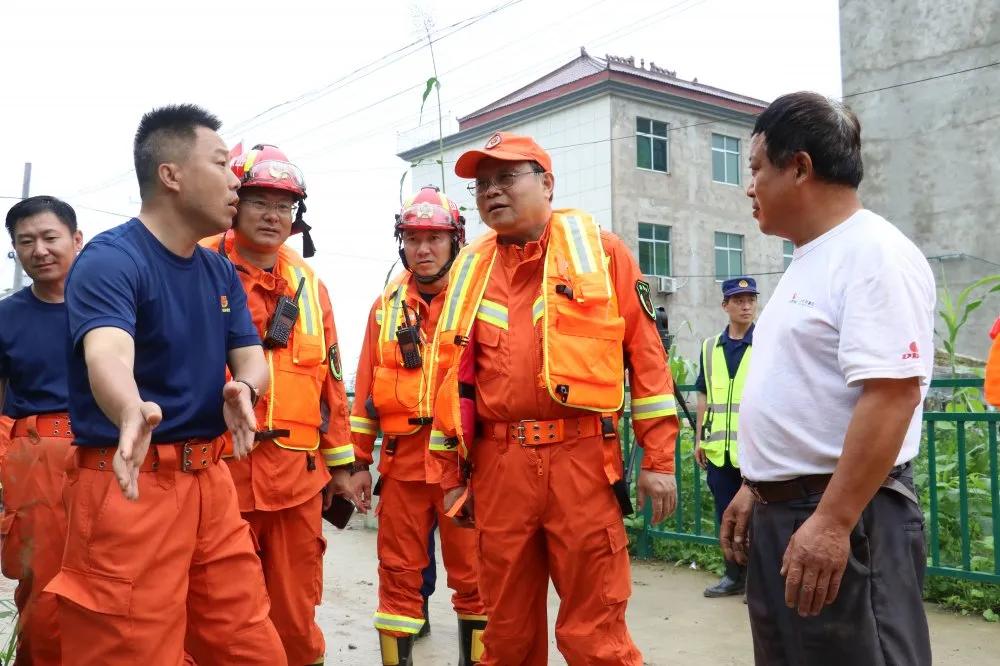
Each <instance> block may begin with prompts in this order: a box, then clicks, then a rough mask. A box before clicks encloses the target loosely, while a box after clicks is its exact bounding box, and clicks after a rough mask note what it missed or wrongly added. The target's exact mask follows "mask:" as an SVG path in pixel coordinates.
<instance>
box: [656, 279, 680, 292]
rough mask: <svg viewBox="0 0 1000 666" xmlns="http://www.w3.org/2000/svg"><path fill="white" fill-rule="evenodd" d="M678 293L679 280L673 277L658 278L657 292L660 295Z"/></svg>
mask: <svg viewBox="0 0 1000 666" xmlns="http://www.w3.org/2000/svg"><path fill="white" fill-rule="evenodd" d="M675 291H677V280H675V279H674V278H672V277H657V278H656V292H657V293H658V294H672V293H674V292H675Z"/></svg>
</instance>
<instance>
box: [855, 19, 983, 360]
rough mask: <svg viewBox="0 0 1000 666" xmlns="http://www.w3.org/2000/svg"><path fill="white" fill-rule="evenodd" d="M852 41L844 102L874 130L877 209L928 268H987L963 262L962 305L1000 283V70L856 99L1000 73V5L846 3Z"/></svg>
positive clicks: (870, 149)
mask: <svg viewBox="0 0 1000 666" xmlns="http://www.w3.org/2000/svg"><path fill="white" fill-rule="evenodd" d="M840 41H841V61H842V68H843V77H844V81H843V83H844V86H843V88H844V95H845V97H846V100H847V102H848V104H849V105H850V106H851V108H853V109H854V111H855V112H856V113H857V114H858V116H859V118H860V120H861V125H862V141H863V150H864V160H865V172H866V173H865V180H864V182H863V183H862V187H861V194H862V198H863V201H864V203H865V205H866V206H867V207H868V208H871V209H873V210H875V211H876V212H878V213H880V214H881V215H883V216H885V217H886V218H887V219H889V220H890V221H891V222H893V223H894V224H896V225H897V226H898V227H899V228H900V229H901V230H902V231H903V232H904V233H906V235H907V236H909V237H910V238H912V239H913V240H914V242H916V243H917V245H918V246H920V248H921V249H922V250H923V251H924V254H926V255H928V256H938V255H951V254H966V255H971V257H977V258H979V259H982V260H986V261H985V262H984V261H980V260H979V259H973V258H969V259H965V260H959V261H965V262H966V263H967V265H966V266H965V267H961V266H957V265H955V268H953V269H951V270H952V272H953V273H955V274H956V275H959V276H962V277H960V278H958V279H957V280H955V279H953V280H951V281H950V282H949V287H950V288H951V290H952V292H953V293H957V291H958V290H960V289H961V288H962V286H964V284H963V283H968V282H970V281H972V280H973V279H974V278H975V277H981V276H983V275H986V274H989V273H997V272H1000V267H997V266H991V265H990V264H989V263H987V262H995V263H1000V236H998V234H997V228H998V222H1000V212H998V211H1000V185H998V183H1000V149H998V147H997V137H998V136H1000V114H998V112H997V107H998V103H1000V67H990V68H986V69H979V70H977V71H972V72H967V73H964V74H957V75H955V76H948V77H945V78H939V79H936V80H932V81H927V82H924V83H917V84H914V85H906V86H902V87H897V88H892V89H889V90H882V91H879V92H873V93H869V94H861V95H857V96H853V97H852V95H855V94H856V93H859V92H864V91H870V90H874V89H876V88H883V87H886V86H893V85H897V84H899V83H903V82H908V81H914V80H918V79H923V78H927V77H931V76H939V75H941V74H946V73H949V72H955V71H958V70H964V69H969V68H972V67H977V66H979V65H983V64H986V63H990V62H995V61H997V60H998V59H1000V3H998V2H997V0H907V1H906V2H903V1H902V0H895V1H892V2H890V1H886V0H841V1H840ZM932 265H934V262H932ZM934 267H935V274H936V275H937V276H938V279H939V285H938V286H939V287H940V286H941V282H940V280H941V277H942V273H941V271H940V266H934ZM998 311H1000V298H998V297H996V296H995V295H994V296H991V297H990V299H988V300H987V302H986V304H985V305H984V307H982V308H980V310H979V311H978V312H976V313H974V315H973V317H972V318H970V321H969V324H968V326H967V328H966V329H965V333H964V334H963V335H962V337H961V338H960V341H959V351H960V352H961V353H965V354H969V355H972V356H977V357H980V358H983V357H984V354H985V352H986V348H987V338H986V337H985V331H986V330H988V328H989V326H990V324H991V323H992V321H993V319H994V318H995V317H996V315H997V312H998Z"/></svg>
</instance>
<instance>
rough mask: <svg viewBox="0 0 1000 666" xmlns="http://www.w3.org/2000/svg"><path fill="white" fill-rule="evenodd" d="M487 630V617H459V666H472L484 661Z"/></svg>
mask: <svg viewBox="0 0 1000 666" xmlns="http://www.w3.org/2000/svg"><path fill="white" fill-rule="evenodd" d="M485 629H486V617H485V616H483V615H459V616H458V666H472V665H473V664H478V663H479V660H480V659H482V657H483V631H484V630H485Z"/></svg>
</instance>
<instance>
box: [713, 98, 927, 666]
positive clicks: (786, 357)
mask: <svg viewBox="0 0 1000 666" xmlns="http://www.w3.org/2000/svg"><path fill="white" fill-rule="evenodd" d="M750 171H751V176H752V177H751V182H750V186H749V188H748V189H747V195H748V196H749V197H750V199H751V201H752V202H753V216H754V217H755V218H756V219H757V221H758V223H759V225H760V229H761V231H762V232H764V233H765V234H769V235H776V236H781V237H782V238H786V239H788V240H790V241H792V242H793V243H794V244H795V247H796V249H795V254H794V258H793V259H792V263H791V265H790V266H789V267H788V270H787V271H786V272H785V274H784V275H783V276H782V278H781V281H780V282H779V283H778V286H777V288H776V289H775V292H774V295H773V296H772V297H771V299H770V300H769V301H768V303H767V307H765V308H764V311H763V313H762V314H761V316H760V320H759V322H758V323H757V327H756V330H755V331H754V342H755V344H754V358H753V361H752V363H751V366H750V370H749V373H748V376H747V379H746V385H745V388H744V391H743V402H742V405H741V414H740V433H739V452H740V455H739V460H740V468H741V470H742V472H743V476H744V479H745V482H744V486H743V487H742V488H741V489H740V491H739V493H738V494H737V495H736V497H735V499H734V500H733V502H732V503H731V504H730V505H729V508H728V509H727V510H726V513H725V515H724V517H723V523H722V529H721V540H722V545H723V550H724V551H725V552H726V554H727V556H731V557H733V558H734V559H736V561H739V562H746V561H747V560H748V559H749V571H748V584H747V597H748V603H749V609H750V624H751V628H752V630H753V639H754V653H755V659H756V662H757V663H758V664H768V665H769V666H775V665H782V664H809V665H810V666H820V665H824V664H830V665H833V664H837V665H840V664H906V665H907V666H921V665H923V664H930V663H931V654H930V640H929V637H928V633H927V619H926V617H925V615H924V610H923V605H922V603H921V588H922V586H923V576H924V568H925V566H926V552H925V551H926V548H925V541H924V521H923V514H922V512H921V510H920V507H919V505H918V504H917V501H916V499H917V498H916V495H915V494H914V490H913V481H912V469H911V465H910V461H911V460H912V459H913V458H914V457H915V456H916V455H917V452H918V449H919V445H920V427H921V414H922V401H923V397H924V395H925V393H926V390H927V386H928V384H929V382H930V379H931V372H932V368H933V359H934V347H933V338H932V334H933V328H934V300H935V294H934V277H933V275H932V274H931V270H930V268H929V266H928V264H927V261H926V259H925V258H924V256H923V255H922V254H921V252H920V251H919V250H918V249H917V247H916V246H915V245H914V244H913V243H912V242H910V241H909V240H908V239H907V238H906V237H905V236H904V235H903V234H902V233H900V231H899V230H898V229H896V228H895V227H894V226H893V225H892V224H890V223H889V222H887V221H886V220H884V219H883V218H881V217H879V216H878V215H876V214H875V213H873V212H871V211H868V210H865V209H864V208H862V206H861V202H860V200H859V198H858V193H857V187H858V185H859V183H860V182H861V177H862V172H863V169H862V162H861V127H860V124H859V123H858V120H857V118H856V117H855V116H854V114H853V113H851V111H849V110H848V109H847V108H845V107H844V106H842V105H840V104H839V103H836V102H832V101H830V100H828V99H826V98H824V97H822V96H820V95H816V94H814V93H794V94H791V95H785V96H783V97H780V98H778V99H777V100H775V101H774V102H773V103H772V104H771V105H770V106H769V107H768V109H767V110H766V111H765V112H764V113H762V114H761V115H760V116H759V117H758V119H757V123H756V126H755V127H754V131H753V139H752V143H751V147H750Z"/></svg>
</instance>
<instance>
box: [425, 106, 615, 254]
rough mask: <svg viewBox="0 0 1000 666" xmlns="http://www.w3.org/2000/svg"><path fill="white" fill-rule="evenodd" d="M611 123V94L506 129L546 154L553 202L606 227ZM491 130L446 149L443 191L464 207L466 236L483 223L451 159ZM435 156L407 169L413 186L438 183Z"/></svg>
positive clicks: (481, 141) (483, 140)
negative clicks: (584, 213) (529, 138)
mask: <svg viewBox="0 0 1000 666" xmlns="http://www.w3.org/2000/svg"><path fill="white" fill-rule="evenodd" d="M610 126H611V98H610V96H607V95H605V96H603V97H598V98H596V99H591V100H587V101H584V102H581V103H580V104H575V105H573V106H570V107H568V108H564V109H560V110H559V111H556V112H553V113H550V114H546V115H542V116H539V117H537V118H532V119H530V120H529V121H527V122H524V123H519V124H516V125H511V126H510V127H508V128H505V129H506V130H507V131H510V132H514V133H517V134H527V135H529V136H532V137H534V139H535V140H536V141H537V142H538V143H539V145H541V146H542V147H543V148H545V149H546V150H547V151H548V152H549V155H551V157H552V172H553V173H554V174H555V177H556V188H555V198H554V200H553V205H555V206H556V207H557V208H562V207H574V208H581V209H583V210H585V211H587V212H589V213H590V214H591V215H594V216H595V217H596V218H597V220H598V221H599V222H601V223H602V224H604V225H605V226H607V225H610V223H611V221H610V220H611V145H610V142H609V141H608V138H609V131H610ZM492 135H493V132H485V133H483V135H482V136H477V137H475V138H474V139H472V140H470V141H469V142H467V143H465V144H463V145H460V146H457V147H455V148H452V149H448V150H446V152H445V175H446V181H445V185H446V188H447V193H448V195H449V196H450V197H452V198H453V199H455V201H457V202H458V203H459V205H460V206H464V207H465V208H466V209H467V210H466V212H465V218H466V227H467V232H468V233H467V235H468V237H469V238H470V239H471V238H475V237H476V236H478V235H479V234H481V233H483V232H484V231H485V230H486V226H485V225H484V224H483V223H482V220H481V219H480V218H479V213H478V212H477V210H476V201H475V197H474V196H472V195H470V194H469V192H468V191H467V190H466V185H467V184H468V183H469V182H470V181H468V180H465V179H463V178H458V177H457V176H456V175H455V171H454V169H455V160H457V159H458V157H459V155H461V154H462V153H464V152H465V151H466V150H469V149H470V148H482V147H483V146H484V145H485V144H486V141H487V140H488V139H489V138H490V136H492ZM434 159H437V156H434V157H432V158H430V159H429V160H428V163H426V164H421V165H420V166H417V167H415V168H414V169H413V170H412V175H413V184H414V186H417V187H419V186H421V185H426V184H428V183H430V184H438V183H439V182H440V180H441V168H440V166H438V164H436V163H435V162H433V160H434Z"/></svg>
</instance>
